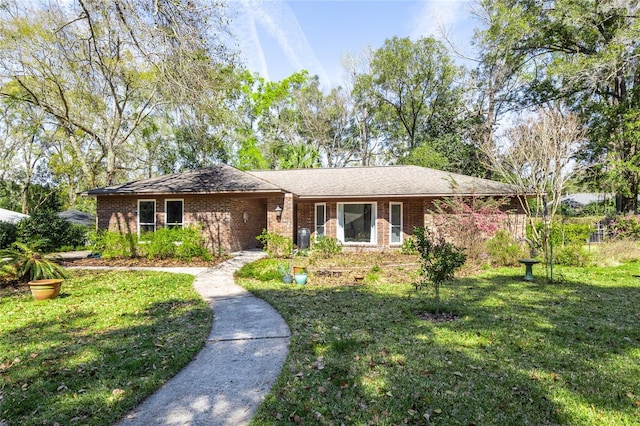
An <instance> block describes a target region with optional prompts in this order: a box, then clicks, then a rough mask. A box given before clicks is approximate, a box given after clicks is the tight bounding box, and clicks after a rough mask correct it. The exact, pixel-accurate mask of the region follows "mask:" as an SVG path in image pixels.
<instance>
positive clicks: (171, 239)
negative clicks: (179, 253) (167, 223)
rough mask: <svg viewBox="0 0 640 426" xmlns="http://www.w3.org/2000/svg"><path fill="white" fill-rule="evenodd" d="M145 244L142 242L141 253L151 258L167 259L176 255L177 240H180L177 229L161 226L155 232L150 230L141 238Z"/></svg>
mask: <svg viewBox="0 0 640 426" xmlns="http://www.w3.org/2000/svg"><path fill="white" fill-rule="evenodd" d="M140 239H141V240H142V239H144V244H140V246H139V250H140V252H141V254H142V255H143V256H145V257H147V258H149V259H167V258H170V257H175V253H176V242H178V241H180V240H179V236H178V233H177V230H176V229H172V228H160V229H158V230H157V231H155V232H149V233H146V234H145V235H144V237H141V238H140Z"/></svg>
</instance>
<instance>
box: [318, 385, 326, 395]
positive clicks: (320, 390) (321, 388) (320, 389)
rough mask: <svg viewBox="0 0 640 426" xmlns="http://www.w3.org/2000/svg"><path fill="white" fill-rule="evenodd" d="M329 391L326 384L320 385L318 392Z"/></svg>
mask: <svg viewBox="0 0 640 426" xmlns="http://www.w3.org/2000/svg"><path fill="white" fill-rule="evenodd" d="M326 391H327V389H326V388H325V387H324V386H319V387H318V393H325V392H326Z"/></svg>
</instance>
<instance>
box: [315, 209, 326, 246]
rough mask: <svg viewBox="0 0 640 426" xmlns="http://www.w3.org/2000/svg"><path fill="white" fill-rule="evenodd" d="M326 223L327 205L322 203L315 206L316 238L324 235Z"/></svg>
mask: <svg viewBox="0 0 640 426" xmlns="http://www.w3.org/2000/svg"><path fill="white" fill-rule="evenodd" d="M326 222H327V205H326V204H324V203H318V204H316V238H317V237H321V236H324V235H325V232H326V229H325V226H326V225H325V223H326Z"/></svg>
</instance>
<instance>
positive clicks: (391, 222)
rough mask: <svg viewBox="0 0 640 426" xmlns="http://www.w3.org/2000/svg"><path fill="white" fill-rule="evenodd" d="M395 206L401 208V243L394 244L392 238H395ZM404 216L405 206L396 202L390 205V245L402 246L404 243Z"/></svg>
mask: <svg viewBox="0 0 640 426" xmlns="http://www.w3.org/2000/svg"><path fill="white" fill-rule="evenodd" d="M393 206H400V241H398V242H392V241H391V238H392V237H393V217H392V215H393ZM403 216H404V211H403V205H402V203H400V202H395V201H392V202H390V203H389V245H393V246H395V245H402V241H403V240H404V234H403V232H402V229H403V227H404V223H403V220H402V218H403Z"/></svg>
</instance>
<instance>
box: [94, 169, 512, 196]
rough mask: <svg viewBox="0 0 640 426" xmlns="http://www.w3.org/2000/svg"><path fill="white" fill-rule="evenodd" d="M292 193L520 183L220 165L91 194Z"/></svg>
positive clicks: (470, 188) (477, 188)
mask: <svg viewBox="0 0 640 426" xmlns="http://www.w3.org/2000/svg"><path fill="white" fill-rule="evenodd" d="M239 192H244V193H273V192H291V193H293V194H294V195H296V196H298V197H300V198H325V199H326V198H366V197H425V196H427V197H429V196H433V197H437V196H447V195H453V194H459V195H479V196H481V195H515V194H517V190H516V188H515V187H513V186H511V185H508V184H505V183H501V182H496V181H492V180H487V179H480V178H475V177H471V176H465V175H461V174H456V173H449V172H443V171H441V170H434V169H428V168H426V167H418V166H386V167H348V168H335V169H294V170H271V171H254V172H243V171H240V170H238V169H235V168H233V167H231V166H227V165H224V164H219V165H216V166H213V167H210V168H207V169H200V170H194V171H189V172H184V173H175V174H171V175H165V176H160V177H156V178H151V179H144V180H139V181H135V182H128V183H125V184H122V185H114V186H109V187H105V188H98V189H93V190H90V191H87V192H85V193H84V194H87V195H109V194H118V195H122V194H147V195H148V194H180V193H182V194H184V193H190V194H213V193H239Z"/></svg>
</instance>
